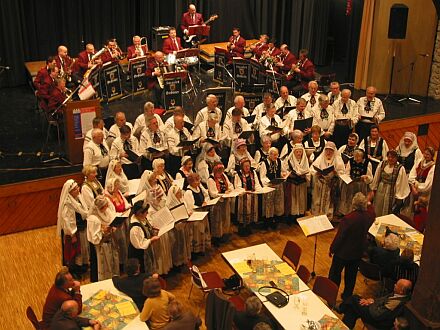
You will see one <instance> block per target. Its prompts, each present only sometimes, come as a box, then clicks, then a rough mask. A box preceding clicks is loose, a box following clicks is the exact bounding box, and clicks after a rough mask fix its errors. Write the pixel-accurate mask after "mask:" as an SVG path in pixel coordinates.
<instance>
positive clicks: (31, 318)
mask: <svg viewBox="0 0 440 330" xmlns="http://www.w3.org/2000/svg"><path fill="white" fill-rule="evenodd" d="M26 316H27V318H28V319H29V321H31V323H32V325H33V326H34V328H35V330H42V329H43V321H39V320H38V319H37V315H35V312H34V310H33V309H32V307H31V306H28V307H27V308H26Z"/></svg>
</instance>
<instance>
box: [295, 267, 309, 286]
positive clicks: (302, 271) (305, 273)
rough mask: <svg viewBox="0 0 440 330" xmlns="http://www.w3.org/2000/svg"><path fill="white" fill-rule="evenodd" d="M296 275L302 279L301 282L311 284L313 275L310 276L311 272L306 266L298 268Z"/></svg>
mask: <svg viewBox="0 0 440 330" xmlns="http://www.w3.org/2000/svg"><path fill="white" fill-rule="evenodd" d="M296 274H297V275H298V277H299V278H300V279H301V281H303V282H304V283H305V284H307V283H309V281H310V278H311V277H312V275H311V274H310V271H309V270H308V269H307V267H306V266H304V265H300V266H299V267H298V269H297V271H296Z"/></svg>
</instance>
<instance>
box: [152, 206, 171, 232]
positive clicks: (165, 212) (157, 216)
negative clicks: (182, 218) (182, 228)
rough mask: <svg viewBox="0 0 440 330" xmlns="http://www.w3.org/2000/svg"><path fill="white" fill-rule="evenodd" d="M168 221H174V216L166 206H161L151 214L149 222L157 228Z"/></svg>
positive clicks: (168, 222)
mask: <svg viewBox="0 0 440 330" xmlns="http://www.w3.org/2000/svg"><path fill="white" fill-rule="evenodd" d="M170 223H174V218H173V215H172V214H171V212H170V210H169V209H168V207H163V208H161V209H160V210H159V211H157V212H156V213H153V214H152V215H151V224H152V225H153V227H156V228H158V229H159V230H160V229H161V228H162V227H163V226H166V225H168V224H170Z"/></svg>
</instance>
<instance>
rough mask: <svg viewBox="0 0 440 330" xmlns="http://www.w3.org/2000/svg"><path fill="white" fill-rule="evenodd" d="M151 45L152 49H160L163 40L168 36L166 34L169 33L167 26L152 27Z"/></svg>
mask: <svg viewBox="0 0 440 330" xmlns="http://www.w3.org/2000/svg"><path fill="white" fill-rule="evenodd" d="M152 29H153V31H152V36H153V37H152V39H153V40H152V46H153V48H152V49H153V50H154V51H156V50H160V51H161V50H162V45H163V40H164V39H166V38H168V34H169V33H170V27H169V26H155V27H153V28H152Z"/></svg>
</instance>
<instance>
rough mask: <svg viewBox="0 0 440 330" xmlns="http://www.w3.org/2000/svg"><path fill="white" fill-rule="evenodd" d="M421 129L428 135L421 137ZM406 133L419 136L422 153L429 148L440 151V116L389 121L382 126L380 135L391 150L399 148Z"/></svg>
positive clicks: (418, 140) (433, 115)
mask: <svg viewBox="0 0 440 330" xmlns="http://www.w3.org/2000/svg"><path fill="white" fill-rule="evenodd" d="M419 128H420V131H421V133H426V134H423V135H419V134H418V133H419ZM422 131H424V132H422ZM405 132H413V133H414V134H416V135H417V142H418V143H419V147H420V149H421V150H422V151H423V150H424V149H425V148H426V147H427V146H429V147H433V148H434V149H435V150H439V147H440V114H432V115H425V116H418V117H413V118H406V119H396V120H389V121H385V122H383V123H381V124H380V134H381V136H382V137H383V138H384V139H385V140H386V141H387V143H388V146H389V147H390V149H391V148H395V147H397V145H398V144H399V141H400V139H401V138H402V136H403V134H404V133H405Z"/></svg>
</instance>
